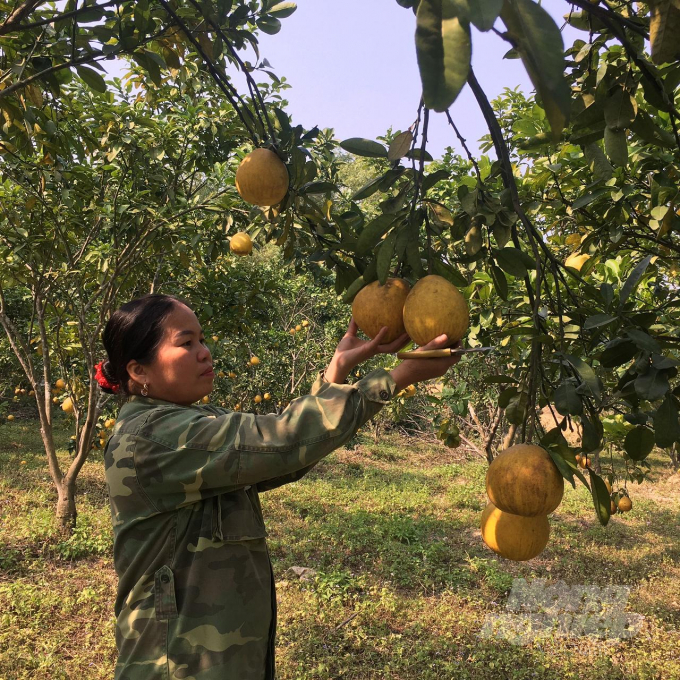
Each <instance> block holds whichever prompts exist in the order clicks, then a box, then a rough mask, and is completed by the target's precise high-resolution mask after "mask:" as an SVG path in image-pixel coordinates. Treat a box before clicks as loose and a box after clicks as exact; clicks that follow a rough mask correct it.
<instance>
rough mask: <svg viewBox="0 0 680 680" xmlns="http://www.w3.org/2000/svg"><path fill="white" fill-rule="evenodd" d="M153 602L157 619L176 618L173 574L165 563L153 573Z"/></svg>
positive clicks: (167, 619)
mask: <svg viewBox="0 0 680 680" xmlns="http://www.w3.org/2000/svg"><path fill="white" fill-rule="evenodd" d="M154 603H155V605H156V619H157V620H158V621H169V620H170V619H176V618H177V600H176V599H175V576H174V574H173V573H172V569H170V567H168V566H167V565H163V566H162V567H161V568H160V569H158V571H156V573H155V575H154Z"/></svg>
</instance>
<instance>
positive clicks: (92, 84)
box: [76, 66, 106, 92]
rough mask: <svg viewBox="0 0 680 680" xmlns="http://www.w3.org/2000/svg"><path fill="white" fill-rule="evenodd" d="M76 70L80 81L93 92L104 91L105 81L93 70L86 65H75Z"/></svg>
mask: <svg viewBox="0 0 680 680" xmlns="http://www.w3.org/2000/svg"><path fill="white" fill-rule="evenodd" d="M76 71H77V72H78V75H79V76H80V78H81V79H82V81H83V82H84V83H85V84H86V85H87V86H88V87H89V88H90V89H91V90H94V91H95V92H106V81H105V80H104V78H102V76H101V75H100V74H99V73H97V72H96V71H95V70H93V69H91V68H88V67H87V66H76Z"/></svg>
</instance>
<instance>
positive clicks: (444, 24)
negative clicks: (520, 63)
mask: <svg viewBox="0 0 680 680" xmlns="http://www.w3.org/2000/svg"><path fill="white" fill-rule="evenodd" d="M465 10H466V7H465V3H463V2H462V1H461V0H421V2H420V4H419V6H418V12H417V15H416V16H417V20H416V56H417V58H418V67H419V69H420V79H421V81H422V84H423V98H424V100H425V106H426V107H427V108H428V109H434V110H435V111H446V109H448V108H449V107H450V106H451V104H453V102H454V101H455V100H456V97H457V96H458V94H459V92H460V91H461V89H462V88H463V86H464V85H465V81H466V80H467V77H468V73H469V71H470V58H471V56H472V40H471V38H470V26H469V24H468V22H467V20H466V19H465Z"/></svg>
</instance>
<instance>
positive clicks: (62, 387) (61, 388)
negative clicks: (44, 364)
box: [54, 378, 66, 390]
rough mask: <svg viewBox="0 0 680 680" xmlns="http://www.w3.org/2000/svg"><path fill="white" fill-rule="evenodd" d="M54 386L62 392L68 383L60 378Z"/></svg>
mask: <svg viewBox="0 0 680 680" xmlns="http://www.w3.org/2000/svg"><path fill="white" fill-rule="evenodd" d="M54 386H55V387H58V388H59V389H60V390H63V389H64V387H66V383H65V382H64V381H63V380H62V379H61V378H59V380H57V382H55V383H54Z"/></svg>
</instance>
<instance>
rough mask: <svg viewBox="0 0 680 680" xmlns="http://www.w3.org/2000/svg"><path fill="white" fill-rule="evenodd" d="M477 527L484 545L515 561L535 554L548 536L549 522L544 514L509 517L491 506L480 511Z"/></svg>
mask: <svg viewBox="0 0 680 680" xmlns="http://www.w3.org/2000/svg"><path fill="white" fill-rule="evenodd" d="M481 527H482V539H483V540H484V543H486V544H487V545H488V546H489V548H491V550H493V551H494V552H495V553H498V554H499V555H500V556H501V557H505V559H507V560H515V561H516V562H524V561H525V560H530V559H531V558H533V557H536V555H539V554H540V553H541V552H543V549H544V548H545V546H546V545H548V538H549V537H550V522H548V518H547V517H546V516H545V515H540V516H538V517H522V516H521V515H513V514H511V513H509V512H503V511H502V510H499V509H498V508H497V507H496V506H495V505H494V504H493V503H489V504H488V505H487V506H486V508H485V509H484V512H483V513H482V521H481Z"/></svg>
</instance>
